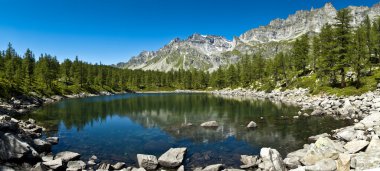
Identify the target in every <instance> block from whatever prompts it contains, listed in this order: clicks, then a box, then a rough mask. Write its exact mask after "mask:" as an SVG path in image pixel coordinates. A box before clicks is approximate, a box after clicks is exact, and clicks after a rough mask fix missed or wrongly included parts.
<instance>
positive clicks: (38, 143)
mask: <svg viewBox="0 0 380 171" xmlns="http://www.w3.org/2000/svg"><path fill="white" fill-rule="evenodd" d="M33 147H34V149H36V150H37V152H39V153H42V152H50V151H51V144H50V143H48V142H46V141H44V140H41V139H34V140H33Z"/></svg>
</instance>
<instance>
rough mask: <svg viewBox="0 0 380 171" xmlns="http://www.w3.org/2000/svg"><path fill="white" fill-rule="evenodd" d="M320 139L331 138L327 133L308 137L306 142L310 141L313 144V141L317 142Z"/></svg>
mask: <svg viewBox="0 0 380 171" xmlns="http://www.w3.org/2000/svg"><path fill="white" fill-rule="evenodd" d="M320 137H323V138H324V137H329V138H330V137H331V135H330V134H328V133H323V134H319V135H314V136H310V137H309V138H308V140H309V141H310V142H315V141H317V140H318V138H320Z"/></svg>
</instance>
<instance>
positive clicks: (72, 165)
mask: <svg viewBox="0 0 380 171" xmlns="http://www.w3.org/2000/svg"><path fill="white" fill-rule="evenodd" d="M67 168H68V169H70V170H82V169H85V168H86V163H84V162H83V161H81V160H77V161H69V162H68V163H67Z"/></svg>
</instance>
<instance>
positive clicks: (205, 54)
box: [118, 3, 380, 71]
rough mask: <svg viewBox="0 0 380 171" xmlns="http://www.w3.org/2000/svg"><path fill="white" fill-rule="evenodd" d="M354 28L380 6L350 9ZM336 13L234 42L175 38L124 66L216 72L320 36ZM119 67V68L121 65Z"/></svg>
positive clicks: (302, 15) (304, 15)
mask: <svg viewBox="0 0 380 171" xmlns="http://www.w3.org/2000/svg"><path fill="white" fill-rule="evenodd" d="M347 8H349V9H351V12H352V15H353V21H352V24H353V26H357V25H358V24H360V23H361V22H362V21H363V20H364V18H365V17H366V16H367V15H368V16H369V17H370V19H374V18H376V17H379V16H380V3H378V4H375V5H373V6H372V7H371V8H369V7H365V6H359V7H357V6H349V7H347ZM336 13H337V10H336V9H335V7H334V6H333V4H332V3H326V4H325V5H324V6H323V7H321V8H317V9H311V10H310V11H308V10H300V11H296V12H295V13H294V14H291V15H289V16H288V17H287V18H286V19H280V18H278V19H274V20H272V21H271V22H269V24H268V25H266V26H260V27H258V28H254V29H251V30H249V31H247V32H245V33H243V34H242V35H240V36H239V37H234V38H233V40H232V41H229V40H227V39H226V38H224V37H222V36H215V35H202V34H199V33H194V34H192V35H191V36H189V37H188V38H186V39H183V40H181V39H180V38H175V39H173V40H172V41H170V43H169V44H167V45H166V46H164V47H163V48H161V49H159V50H158V51H156V52H148V51H144V52H142V53H140V54H139V55H138V56H135V57H133V58H131V59H130V61H128V63H126V64H123V66H124V67H126V68H130V69H144V70H160V71H169V70H171V69H174V70H176V69H179V68H183V69H191V68H195V69H201V70H208V71H214V70H215V69H217V68H218V67H219V66H220V65H227V64H231V63H235V62H237V61H238V60H239V56H238V55H236V54H238V53H239V52H240V53H254V52H263V54H264V55H265V56H266V57H271V56H273V55H274V54H275V53H277V52H278V51H283V50H287V49H289V45H290V44H289V42H290V41H291V40H294V39H296V38H298V37H299V36H301V35H303V34H314V33H319V32H320V30H321V28H322V27H323V26H324V25H325V24H327V23H329V24H334V23H335V22H336V20H335V17H336ZM118 66H120V65H118Z"/></svg>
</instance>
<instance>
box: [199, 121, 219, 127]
mask: <svg viewBox="0 0 380 171" xmlns="http://www.w3.org/2000/svg"><path fill="white" fill-rule="evenodd" d="M201 126H202V127H218V126H219V125H218V122H216V121H208V122H204V123H202V124H201Z"/></svg>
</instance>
